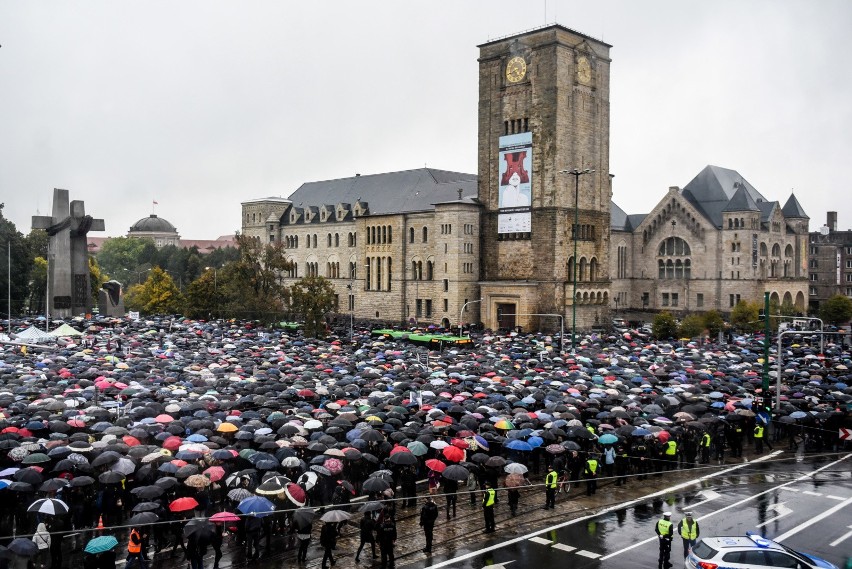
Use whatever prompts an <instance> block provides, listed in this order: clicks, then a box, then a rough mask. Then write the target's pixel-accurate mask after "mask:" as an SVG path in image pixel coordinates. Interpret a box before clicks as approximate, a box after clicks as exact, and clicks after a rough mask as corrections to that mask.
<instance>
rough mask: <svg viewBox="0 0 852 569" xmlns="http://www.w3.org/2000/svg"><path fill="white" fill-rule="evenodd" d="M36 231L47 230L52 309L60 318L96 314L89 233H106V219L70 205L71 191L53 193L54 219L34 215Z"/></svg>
mask: <svg viewBox="0 0 852 569" xmlns="http://www.w3.org/2000/svg"><path fill="white" fill-rule="evenodd" d="M33 229H44V230H45V231H47V234H48V236H49V238H50V240H49V241H48V253H47V256H48V273H47V284H48V290H49V295H48V309H49V313H50V314H52V315H55V316H59V317H63V318H64V317H68V316H73V315H76V314H85V313H89V312H91V311H92V293H91V286H90V281H89V250H88V244H87V240H86V234H87V233H89V231H104V220H103V219H93V218H92V216H91V215H86V206H85V204H84V203H83V202H82V201H80V200H76V201H73V202H71V204H70V206H69V203H68V190H60V189H59V188H54V190H53V213H52V215H51V216H33Z"/></svg>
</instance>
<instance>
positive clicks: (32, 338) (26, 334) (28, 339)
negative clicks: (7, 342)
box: [15, 326, 56, 344]
mask: <svg viewBox="0 0 852 569" xmlns="http://www.w3.org/2000/svg"><path fill="white" fill-rule="evenodd" d="M15 336H16V339H17V340H18V341H21V342H24V343H34V344H43V343H47V342H53V341H54V340H55V339H56V338H54V337H53V336H51V335H50V334H48V333H47V332H45V331H44V330H39V329H38V328H36V327H35V326H30V327H29V328H27V329H26V330H24V331H23V332H20V333H19V334H16V335H15Z"/></svg>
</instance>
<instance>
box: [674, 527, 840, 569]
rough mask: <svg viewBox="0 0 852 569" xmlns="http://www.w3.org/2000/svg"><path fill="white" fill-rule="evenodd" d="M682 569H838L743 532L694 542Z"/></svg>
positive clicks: (826, 562)
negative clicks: (733, 535) (773, 568)
mask: <svg viewBox="0 0 852 569" xmlns="http://www.w3.org/2000/svg"><path fill="white" fill-rule="evenodd" d="M684 567H685V569H758V568H761V567H781V568H784V569H816V568H820V569H822V568H825V569H838V568H837V566H836V565H834V564H832V563H829V562H828V561H826V560H824V559H820V558H819V557H814V556H813V555H808V554H805V553H800V552H798V551H795V550H793V549H790V548H789V547H786V546H784V545H782V544H780V543H776V542H774V541H772V540H769V539H766V538H764V537H760V536H759V535H757V534H753V533H751V532H747V533H746V535H745V536H744V537H705V538H701V539H699V540H698V543H696V544H695V547H693V548H692V551H691V552H690V553H689V555H688V556H687V558H686V561H685V562H684Z"/></svg>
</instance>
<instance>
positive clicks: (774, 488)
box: [600, 451, 852, 561]
mask: <svg viewBox="0 0 852 569" xmlns="http://www.w3.org/2000/svg"><path fill="white" fill-rule="evenodd" d="M775 452H780V451H775ZM770 456H771V455H770ZM850 456H852V454H847V455H845V456H844V457H843V458H841V459H839V460H836V461H834V462H832V463H830V464H826V465H825V466H823V467H821V468H818V469H817V470H814V471H813V472H809V473H808V474H805V475H803V476H800V477H799V478H797V479H795V480H791V481H790V482H785V483H784V484H782V485H780V486H775V487H773V488H770V489H769V490H765V491H763V492H761V493H759V494H754V495H752V496H749V497H748V498H744V499H743V500H740V501H739V502H734V503H733V504H731V505H730V506H725V507H724V508H721V509H719V510H716V511H714V512H710V513H709V514H705V515H703V516H701V517H700V518H698V520H699V521H700V520H703V519H706V518H709V517H710V516H715V515H716V514H719V513H721V512H724V511H726V510H730V509H731V508H736V507H737V506H739V505H740V504H744V503H745V502H748V501H749V500H754V499H755V498H757V497H759V496H763V495H764V494H768V493H770V492H774V491H775V490H777V489H779V488H784V487H786V486H788V485H790V484H795V483H796V482H801V481H802V480H806V479H808V478H810V477H811V476H813V475H814V474H816V473H817V472H820V471H822V470H825V469H827V468H830V467H832V466H834V465H835V464H837V463H839V462H843V461H844V460H846V459H847V458H849V457H850ZM763 458H764V457H761V458H759V459H757V460H753V461H752V462H751V463H749V464H754V463H755V462H758V461H760V460H762V459H763ZM743 466H745V464H743ZM840 505H841V506H842V504H840ZM657 539H658V538H657V536H654V537H649V538H648V539H646V540H644V541H640V542H638V543H634V544H633V545H630V546H628V547H625V548H624V549H619V550H618V551H614V552H613V553H609V554H607V555H604V556H603V557H601V559H600V560H601V561H605V560H606V559H609V558H610V557H615V556H616V555H621V554H622V553H624V552H625V551H630V550H631V549H635V548H637V547H639V546H641V545H645V544H647V543H651V542H652V541H657Z"/></svg>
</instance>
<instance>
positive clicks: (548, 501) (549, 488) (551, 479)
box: [544, 464, 559, 510]
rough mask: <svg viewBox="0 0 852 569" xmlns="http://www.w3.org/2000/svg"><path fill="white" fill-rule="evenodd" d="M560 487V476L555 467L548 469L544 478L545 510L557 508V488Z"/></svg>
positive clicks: (551, 466)
mask: <svg viewBox="0 0 852 569" xmlns="http://www.w3.org/2000/svg"><path fill="white" fill-rule="evenodd" d="M558 485H559V474H557V472H556V471H555V470H554V469H553V465H552V464H551V465H550V466H548V467H547V476H545V477H544V509H545V510H547V509H548V508H550V509H551V510H552V509H553V508H555V507H556V488H557V486H558Z"/></svg>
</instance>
